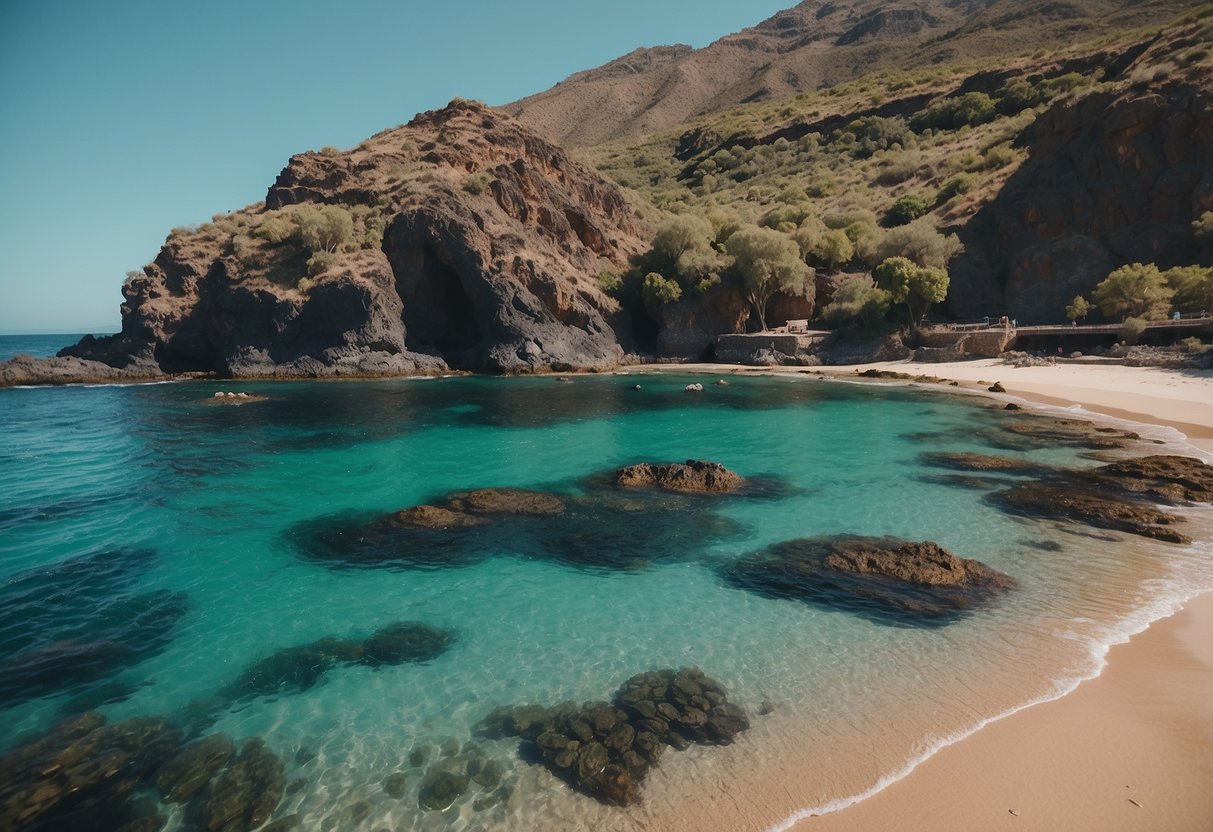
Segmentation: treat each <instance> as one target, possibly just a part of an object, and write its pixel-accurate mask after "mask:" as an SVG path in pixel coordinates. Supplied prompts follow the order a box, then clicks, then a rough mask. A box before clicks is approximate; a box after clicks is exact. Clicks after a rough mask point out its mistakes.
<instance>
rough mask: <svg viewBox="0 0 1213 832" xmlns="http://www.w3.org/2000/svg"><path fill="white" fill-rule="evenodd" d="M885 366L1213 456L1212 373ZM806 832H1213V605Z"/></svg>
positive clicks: (801, 828)
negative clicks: (1108, 421)
mask: <svg viewBox="0 0 1213 832" xmlns="http://www.w3.org/2000/svg"><path fill="white" fill-rule="evenodd" d="M872 366H875V367H877V368H878V369H887V370H892V371H896V372H905V373H910V374H915V375H917V374H926V375H933V376H938V377H941V378H947V379H953V380H956V381H960V382H962V383H965V386H975V384H976V382H978V381H985V382H989V383H990V384H993V383H994V382H995V381H998V382H1001V383H1002V386H1003V387H1005V388H1006V390H1007V394H1008V396H1019V397H1022V398H1024V399H1026V400H1028V401H1034V402H1041V403H1044V404H1052V405H1061V406H1071V405H1075V404H1078V405H1082V406H1083V407H1084V408H1085V409H1087V410H1089V411H1092V412H1096V413H1102V414H1106V415H1109V416H1115V417H1117V418H1123V419H1129V420H1132V421H1135V422H1143V423H1147V424H1163V425H1169V426H1171V427H1174V428H1176V429H1178V430H1180V431H1181V432H1183V433H1184V434H1186V435H1187V437H1188V441H1189V442H1191V443H1192V444H1193V445H1196V446H1197V447H1199V448H1201V449H1202V450H1204V451H1206V452H1211V451H1213V373H1209V372H1184V371H1174V370H1159V369H1154V368H1142V367H1120V366H1092V365H1066V364H1062V365H1057V366H1048V367H1010V366H1008V365H1006V364H1003V363H1001V362H1000V361H997V360H986V361H973V362H963V363H954V364H910V363H905V362H897V363H892V364H880V365H872ZM827 369H828V370H829V369H833V368H827ZM841 369H842V368H837V370H841ZM854 369H855V368H847V370H846V371H844V372H838V373H837V374H838V375H844V376H845V375H847V374H848V373H850V374H853V373H854ZM860 369H867V368H866V367H865V368H860ZM835 372H836V371H835ZM830 374H834V372H831V373H830ZM1133 801H1136V804H1140V805H1136V804H1135V803H1134V802H1133ZM793 828H794V829H795V830H798V832H846V831H847V830H883V832H892V831H893V830H925V829H930V830H942V831H943V832H946V831H947V830H957V831H958V832H959V830H966V832H967V831H968V830H983V829H1016V830H1042V832H1043V830H1050V832H1052V830H1067V831H1068V832H1088V830H1089V832H1096V831H1097V830H1098V832H1115V830H1151V831H1152V832H1161V831H1162V830H1174V832H1189V831H1190V832H1198V831H1201V832H1208V831H1209V830H1213V595H1205V596H1203V597H1201V598H1199V599H1196V600H1195V601H1193V602H1190V603H1189V604H1188V605H1187V606H1186V607H1185V608H1184V609H1183V610H1182V611H1181V612H1179V613H1178V614H1176V615H1174V616H1172V617H1171V618H1168V619H1164V620H1162V621H1159V622H1157V623H1156V624H1154V625H1153V626H1152V627H1150V628H1149V629H1147V630H1146V631H1144V632H1142V633H1140V634H1139V635H1137V636H1135V637H1133V638H1132V640H1130V641H1129V642H1127V643H1126V644H1121V645H1117V646H1115V647H1113V648H1112V650H1111V651H1109V654H1108V667H1107V669H1106V670H1105V671H1104V672H1103V674H1102V675H1100V676H1099V677H1098V678H1096V679H1093V680H1091V681H1088V682H1085V683H1083V684H1082V685H1080V686H1079V687H1078V688H1077V689H1076V690H1075V691H1074V692H1073V693H1071V694H1070V695H1068V696H1065V697H1063V698H1061V699H1058V700H1056V701H1054V702H1049V703H1045V704H1043V705H1038V706H1036V707H1033V708H1029V709H1027V710H1024V711H1020V712H1019V713H1017V714H1013V715H1012V716H1009V717H1007V718H1006V719H1003V720H999V721H998V722H995V723H992V724H991V725H989V726H987V727H985V728H984V729H982V730H981V731H978V732H977V733H976V734H974V735H973V736H972V737H970V738H968V739H966V740H964V741H962V742H959V743H957V744H956V745H953V746H950V747H948V748H945V749H943V750H942V751H940V752H939V753H938V754H936V755H935V756H934V757H932V758H930V759H928V760H926V761H925V762H924V763H922V764H921V765H920V766H919V767H918V768H917V769H915V770H914V771H913V772H912V773H911V774H910V775H909V776H908V777H906V778H905V779H903V780H901V781H899V782H897V783H894V784H893V785H892V786H890V787H889V788H887V789H885V790H884V791H882V792H880V793H878V794H877V795H875V796H874V797H872V798H870V799H868V800H865V801H863V802H862V803H859V804H856V805H855V806H852V807H851V808H849V809H846V810H844V811H841V812H837V813H835V814H832V815H826V816H823V817H818V818H811V819H809V820H805V821H802V822H801V823H799V824H797V825H796V826H795V827H793Z"/></svg>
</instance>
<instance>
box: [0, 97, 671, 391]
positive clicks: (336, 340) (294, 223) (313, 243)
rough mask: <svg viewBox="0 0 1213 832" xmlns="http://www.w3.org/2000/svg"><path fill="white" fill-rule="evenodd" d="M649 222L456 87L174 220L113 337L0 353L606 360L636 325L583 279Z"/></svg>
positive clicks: (607, 265) (133, 280)
mask: <svg viewBox="0 0 1213 832" xmlns="http://www.w3.org/2000/svg"><path fill="white" fill-rule="evenodd" d="M647 233H648V231H647V229H646V227H645V226H644V224H643V223H642V222H641V221H640V220H638V219H637V217H636V216H635V214H634V213H633V212H632V209H631V208H630V207H629V206H628V204H627V202H626V201H625V200H624V198H623V195H622V193H621V192H620V191H619V189H618V188H617V187H616V186H614V185H612V184H611V183H610V182H608V181H607V180H605V179H603V178H602V177H601V176H599V175H597V174H596V173H594V172H593V171H591V170H589V169H588V168H586V167H585V166H584V165H582V164H579V163H578V162H575V161H573V160H571V159H570V158H569V157H568V156H567V155H566V154H565V153H564V152H563V151H562V150H561V149H560V148H558V147H556V146H554V145H552V144H549V143H548V142H546V141H544V140H542V139H540V138H538V137H537V136H536V135H534V134H533V133H530V132H528V131H527V130H525V129H524V128H523V127H521V126H520V125H519V124H518V123H517V122H515V121H514V120H513V119H511V118H509V117H508V116H505V115H502V114H501V113H498V112H495V111H493V110H490V109H488V108H487V107H484V106H483V105H480V104H478V103H474V102H468V101H462V100H456V101H453V102H452V103H451V104H450V105H448V106H447V107H446V108H444V109H442V110H437V111H432V112H427V113H422V114H421V115H419V116H417V117H416V118H415V119H413V120H412V121H411V122H409V123H408V124H407V125H402V126H400V127H396V128H393V129H391V130H387V131H384V132H382V133H379V134H377V135H375V136H373V137H371V138H370V139H368V140H366V141H365V142H363V143H362V144H360V145H359V146H358V147H357V148H354V149H352V150H349V151H338V150H335V149H325V150H322V151H320V152H309V153H302V154H299V155H297V156H294V157H293V158H292V159H291V160H290V162H289V163H288V164H287V166H286V167H285V168H284V169H283V171H282V172H281V173H280V174H279V175H278V178H277V180H276V181H275V183H274V184H273V185H272V186H271V187H270V188H269V190H268V192H267V193H266V198H265V201H264V202H263V203H258V204H256V205H252V206H249V207H248V208H245V209H243V210H241V211H236V212H234V213H231V214H223V215H216V216H215V218H214V219H213V221H212V222H210V223H207V224H205V225H203V226H200V227H197V228H179V229H174V231H173V232H172V233H171V234H170V235H169V237H168V239H167V240H166V241H165V244H164V247H163V248H162V249H161V250H160V253H159V254H158V255H157V256H156V258H155V260H153V261H152V262H151V263H150V264H149V265H147V266H146V267H144V269H143V270H142V272H139V273H132V274H131V275H130V276H129V277H128V279H127V281H126V284H125V285H124V286H123V290H122V291H123V296H124V298H125V301H124V303H123V304H122V331H121V332H120V333H118V334H117V335H113V336H107V337H103V338H93V337H91V336H89V337H85V338H84V339H82V340H81V341H80V342H79V343H78V344H76V345H75V346H72V347H69V348H67V349H65V350H63V351H62V352H61V353H60V354H59V356H57V357H55V358H51V359H32V358H29V357H28V356H22V357H18V358H16V359H14V360H12V361H9V362H6V363H5V364H3V365H0V385H17V384H58V383H72V382H81V381H138V380H146V379H156V378H163V377H166V376H170V375H174V376H175V375H180V374H209V375H215V376H220V377H232V378H259V377H324V376H389V375H405V374H417V373H440V372H448V371H450V370H478V371H487V372H500V373H521V372H532V371H541V370H549V369H557V370H574V369H580V370H594V369H602V368H606V367H611V366H614V365H617V364H619V363H620V362H621V361H622V359H623V356H624V351H623V348H622V347H621V343H622V344H627V343H628V342H629V338H630V333H629V332H628V330H627V326H626V323H625V322H624V321H623V320H622V319H621V318H620V317H619V316H618V315H617V314H616V313H617V312H618V310H619V306H618V304H617V302H616V301H614V300H612V299H611V298H609V297H607V296H606V295H605V294H603V292H602V291H601V289H600V288H599V286H598V284H597V282H596V281H595V276H596V275H597V274H598V273H599V272H601V271H604V270H607V269H612V268H614V269H618V268H620V267H622V266H624V265H626V263H627V262H628V259H629V258H630V257H631V256H632V255H634V254H636V253H637V252H639V251H640V249H641V247H642V240H643V239H644V238H645V237H646V236H647Z"/></svg>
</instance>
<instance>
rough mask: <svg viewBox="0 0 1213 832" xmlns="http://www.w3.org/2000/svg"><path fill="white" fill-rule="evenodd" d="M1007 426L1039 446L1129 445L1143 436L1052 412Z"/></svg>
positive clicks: (1017, 435) (1092, 448)
mask: <svg viewBox="0 0 1213 832" xmlns="http://www.w3.org/2000/svg"><path fill="white" fill-rule="evenodd" d="M1004 430H1005V431H1006V432H1007V433H1009V434H1012V435H1013V436H1015V437H1022V438H1024V439H1026V440H1029V441H1034V442H1035V444H1037V445H1039V446H1046V445H1053V444H1063V445H1074V446H1076V447H1080V448H1089V449H1091V450H1108V449H1114V448H1127V447H1129V446H1130V445H1131V444H1132V443H1133V442H1135V441H1137V440H1139V439H1141V437H1140V436H1138V435H1137V434H1136V433H1133V432H1132V431H1127V430H1121V429H1120V428H1114V427H1107V426H1100V425H1096V424H1095V423H1093V422H1085V421H1083V420H1081V419H1055V418H1052V417H1049V416H1033V417H1030V418H1025V419H1022V420H1018V421H1014V422H1011V423H1010V424H1008V425H1006V427H1005V428H1004Z"/></svg>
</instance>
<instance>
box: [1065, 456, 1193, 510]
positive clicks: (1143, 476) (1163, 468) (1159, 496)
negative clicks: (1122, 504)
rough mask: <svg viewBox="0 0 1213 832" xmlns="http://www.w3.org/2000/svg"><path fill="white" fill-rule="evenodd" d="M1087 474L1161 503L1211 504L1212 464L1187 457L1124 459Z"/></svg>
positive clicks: (1094, 478)
mask: <svg viewBox="0 0 1213 832" xmlns="http://www.w3.org/2000/svg"><path fill="white" fill-rule="evenodd" d="M1089 476H1090V477H1091V479H1092V480H1094V481H1095V482H1098V483H1101V484H1103V485H1105V486H1108V487H1111V488H1115V489H1117V490H1119V491H1121V492H1124V493H1127V494H1137V495H1140V496H1142V497H1145V498H1149V499H1152V500H1158V501H1159V502H1163V503H1172V504H1176V503H1184V502H1190V503H1213V466H1211V465H1209V464H1207V463H1205V462H1201V461H1200V460H1199V459H1195V458H1193V457H1190V456H1175V455H1171V454H1156V455H1153V456H1143V457H1137V458H1135V459H1126V460H1122V461H1120V462H1113V463H1111V464H1109V465H1101V466H1100V467H1098V468H1096V469H1095V470H1094V471H1091V472H1090V474H1089Z"/></svg>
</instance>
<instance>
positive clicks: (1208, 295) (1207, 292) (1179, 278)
mask: <svg viewBox="0 0 1213 832" xmlns="http://www.w3.org/2000/svg"><path fill="white" fill-rule="evenodd" d="M1162 276H1163V279H1164V280H1165V281H1166V282H1167V286H1168V287H1169V288H1170V289H1171V291H1172V292H1174V293H1175V294H1174V296H1173V297H1172V299H1171V302H1172V303H1173V304H1174V305H1175V308H1176V309H1178V310H1179V311H1180V312H1205V311H1209V310H1213V269H1210V268H1206V267H1204V266H1176V267H1175V268H1172V269H1167V270H1166V271H1165V272H1163V273H1162Z"/></svg>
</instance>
